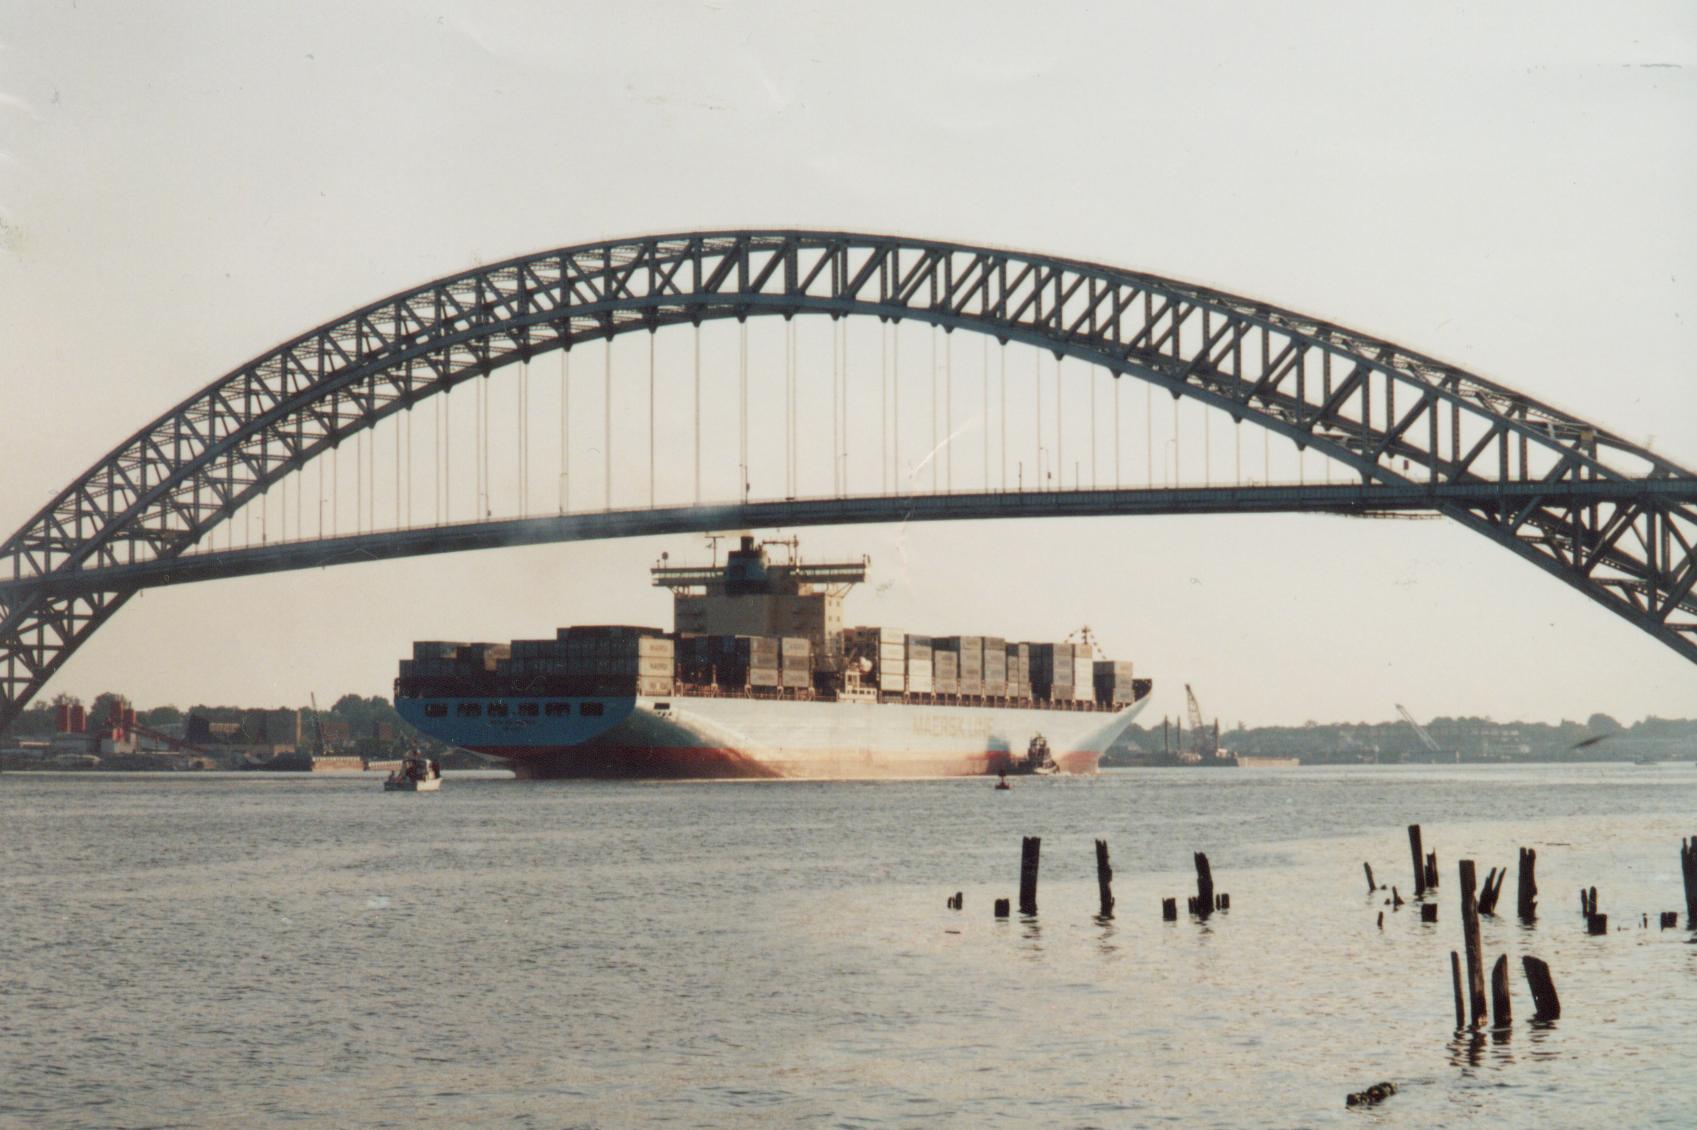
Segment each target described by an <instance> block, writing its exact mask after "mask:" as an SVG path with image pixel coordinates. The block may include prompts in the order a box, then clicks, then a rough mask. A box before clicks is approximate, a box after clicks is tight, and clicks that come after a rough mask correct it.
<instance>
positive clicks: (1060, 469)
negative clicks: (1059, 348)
mask: <svg viewBox="0 0 1697 1130" xmlns="http://www.w3.org/2000/svg"><path fill="white" fill-rule="evenodd" d="M1063 383H1065V382H1063V381H1062V380H1061V359H1060V358H1059V357H1056V358H1055V481H1056V483H1058V484H1059V486H1060V489H1062V490H1065V489H1066V485H1067V458H1066V457H1067V447H1066V444H1067V441H1066V416H1065V415H1063V414H1062V412H1061V385H1062V384H1063ZM1077 477H1078V476H1077V475H1074V476H1073V478H1075V479H1076V478H1077ZM1073 485H1074V486H1077V485H1078V484H1077V483H1076V482H1075V483H1073Z"/></svg>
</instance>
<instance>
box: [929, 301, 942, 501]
mask: <svg viewBox="0 0 1697 1130" xmlns="http://www.w3.org/2000/svg"><path fill="white" fill-rule="evenodd" d="M940 460H941V455H940V453H939V452H938V451H937V327H936V326H932V327H931V493H932V494H936V493H937V464H938V462H940Z"/></svg>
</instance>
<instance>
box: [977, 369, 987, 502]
mask: <svg viewBox="0 0 1697 1130" xmlns="http://www.w3.org/2000/svg"><path fill="white" fill-rule="evenodd" d="M983 346H984V356H983V358H982V360H983V362H984V364H983V368H982V369H981V370H980V372H979V376H980V378H981V380H980V386H981V387H980V388H979V390H978V404H979V407H980V408H981V409H982V410H983V413H984V415H983V420H984V426H983V428H982V430H981V431H980V432H979V435H980V436H981V437H982V439H983V441H984V446H983V450H982V451H981V452H980V454H981V455H982V456H983V457H984V460H983V461H984V490H985V492H986V493H988V492H989V490H990V339H989V338H987V337H986V338H985V339H984V340H983Z"/></svg>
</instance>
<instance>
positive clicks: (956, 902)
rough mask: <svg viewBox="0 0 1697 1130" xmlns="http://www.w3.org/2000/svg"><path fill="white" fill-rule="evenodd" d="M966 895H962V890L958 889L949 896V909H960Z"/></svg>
mask: <svg viewBox="0 0 1697 1130" xmlns="http://www.w3.org/2000/svg"><path fill="white" fill-rule="evenodd" d="M964 897H965V896H964V895H962V894H961V892H959V891H956V892H955V893H954V894H952V895H950V896H949V909H950V910H959V909H960V907H961V900H962V899H963V898H964Z"/></svg>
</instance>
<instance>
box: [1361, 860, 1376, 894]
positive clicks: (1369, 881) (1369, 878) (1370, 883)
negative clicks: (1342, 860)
mask: <svg viewBox="0 0 1697 1130" xmlns="http://www.w3.org/2000/svg"><path fill="white" fill-rule="evenodd" d="M1361 867H1362V869H1363V870H1365V871H1366V872H1367V893H1368V894H1372V893H1373V892H1374V891H1376V890H1378V889H1379V886H1378V884H1377V883H1375V882H1373V865H1372V864H1371V863H1363V864H1362V865H1361Z"/></svg>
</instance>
